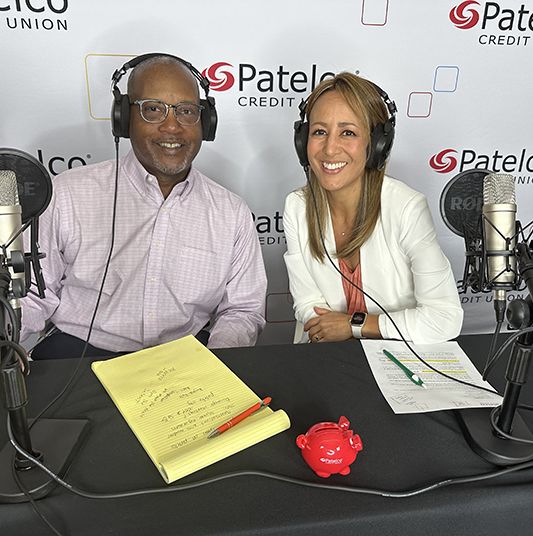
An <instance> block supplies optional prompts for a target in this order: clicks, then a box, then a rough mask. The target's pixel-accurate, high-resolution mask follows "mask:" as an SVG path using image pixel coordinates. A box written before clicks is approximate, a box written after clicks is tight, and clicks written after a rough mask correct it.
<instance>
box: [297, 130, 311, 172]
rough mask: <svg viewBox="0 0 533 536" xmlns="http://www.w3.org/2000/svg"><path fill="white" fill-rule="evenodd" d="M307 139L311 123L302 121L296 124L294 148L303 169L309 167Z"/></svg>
mask: <svg viewBox="0 0 533 536" xmlns="http://www.w3.org/2000/svg"><path fill="white" fill-rule="evenodd" d="M307 138H309V123H308V122H307V121H304V120H302V119H300V120H298V121H295V122H294V148H295V149H296V154H297V155H298V160H299V161H300V165H301V166H302V167H307V166H309V159H308V158H307Z"/></svg>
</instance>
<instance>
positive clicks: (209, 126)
mask: <svg viewBox="0 0 533 536" xmlns="http://www.w3.org/2000/svg"><path fill="white" fill-rule="evenodd" d="M158 57H162V58H165V57H166V58H172V59H174V60H177V61H178V62H180V63H181V64H182V65H184V66H185V67H187V69H188V70H189V71H190V73H191V74H192V75H193V76H194V78H196V80H197V82H198V84H199V85H200V87H201V88H202V90H203V91H204V93H205V99H200V105H201V106H203V110H202V112H201V116H200V121H201V124H202V139H203V140H205V141H213V140H214V139H215V134H216V129H217V123H218V117H217V111H216V108H215V99H214V98H213V97H210V96H209V80H208V79H207V78H206V77H205V76H203V75H202V73H200V71H199V70H198V69H196V67H194V65H192V64H191V63H189V62H188V61H185V60H184V59H182V58H179V57H178V56H174V55H172V54H166V53H164V52H152V53H149V54H142V55H140V56H136V57H135V58H132V59H131V60H129V61H127V62H126V63H125V64H124V65H123V66H122V67H120V68H119V69H117V70H115V72H114V73H113V76H112V77H111V92H112V93H113V105H112V108H111V130H112V131H113V135H114V136H115V137H117V138H129V137H130V132H129V131H130V104H131V103H130V99H129V96H128V95H127V94H125V95H124V94H122V93H121V92H120V89H119V87H118V83H119V82H120V80H121V79H122V77H123V76H124V75H125V74H126V73H127V72H128V71H129V70H130V69H135V67H137V65H139V64H140V63H143V62H144V61H148V60H150V59H152V58H158Z"/></svg>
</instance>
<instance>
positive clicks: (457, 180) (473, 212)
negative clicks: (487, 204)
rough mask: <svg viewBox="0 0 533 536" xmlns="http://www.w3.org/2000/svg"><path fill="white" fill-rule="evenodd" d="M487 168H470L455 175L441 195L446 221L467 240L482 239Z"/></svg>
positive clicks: (453, 230)
mask: <svg viewBox="0 0 533 536" xmlns="http://www.w3.org/2000/svg"><path fill="white" fill-rule="evenodd" d="M489 173H490V171H489V170H487V169H477V168H476V169H468V170H466V171H462V172H461V173H459V174H457V175H456V176H455V177H453V178H452V179H451V180H450V182H448V184H447V185H446V186H445V187H444V190H443V191H442V194H441V197H440V213H441V216H442V219H443V220H444V223H445V224H446V225H447V226H448V228H449V229H450V230H451V231H452V232H454V233H455V234H457V235H459V236H461V237H463V238H466V239H467V241H471V240H476V239H479V240H480V239H481V235H482V231H481V209H482V206H483V179H484V178H485V177H486V176H487V174H489Z"/></svg>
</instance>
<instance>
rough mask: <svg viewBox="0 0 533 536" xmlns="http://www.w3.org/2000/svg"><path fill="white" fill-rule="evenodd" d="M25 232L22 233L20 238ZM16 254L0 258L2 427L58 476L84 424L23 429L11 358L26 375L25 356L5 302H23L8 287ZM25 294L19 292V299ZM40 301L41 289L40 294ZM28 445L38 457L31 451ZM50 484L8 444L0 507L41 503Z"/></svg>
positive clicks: (20, 379)
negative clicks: (4, 413)
mask: <svg viewBox="0 0 533 536" xmlns="http://www.w3.org/2000/svg"><path fill="white" fill-rule="evenodd" d="M34 223H35V221H32V233H31V236H32V254H33V256H34V257H35V258H37V259H38V258H39V257H40V256H41V254H38V252H37V249H38V247H37V241H36V240H35V243H33V239H34V238H36V233H34V232H33V224H34ZM26 227H27V226H26ZM26 227H23V228H21V230H20V232H22V231H23V230H24V229H25V228H26ZM20 232H19V234H20ZM4 248H5V246H4ZM15 253H18V252H12V253H11V260H10V261H7V260H6V255H5V249H4V254H1V255H0V370H1V376H2V384H3V387H4V389H3V391H4V393H3V394H4V404H5V407H6V409H7V413H8V420H7V426H9V427H10V428H11V431H12V434H13V437H14V439H15V442H16V443H17V444H18V445H19V446H20V447H22V449H23V450H24V451H26V452H27V453H28V454H30V455H31V456H33V457H34V458H36V459H37V460H38V461H40V462H44V463H45V464H46V466H47V467H48V468H49V469H50V470H51V471H52V472H54V473H55V474H57V475H59V476H63V475H64V474H65V473H66V471H67V469H68V467H69V466H70V464H71V462H72V459H73V455H74V453H75V452H76V450H77V449H78V448H79V447H80V446H81V439H82V436H83V434H84V432H85V430H86V427H87V424H88V421H86V420H79V419H78V420H67V419H65V420H58V419H39V420H37V421H35V422H34V423H32V424H31V425H28V418H27V413H26V407H27V404H28V396H27V391H26V383H25V380H24V376H23V372H22V369H21V364H20V362H19V359H17V356H16V354H19V355H20V354H21V355H20V356H21V358H22V360H23V361H25V374H28V373H29V368H28V363H27V358H26V355H25V351H24V349H23V348H22V347H20V346H19V345H18V344H17V341H18V340H19V334H20V313H19V314H18V315H17V313H15V311H14V309H13V307H12V306H11V304H10V301H9V300H10V299H12V298H19V297H22V296H20V295H16V294H14V292H13V290H14V289H15V288H16V286H15V287H14V286H13V282H12V279H11V274H10V271H9V268H8V266H11V267H12V269H13V270H14V271H16V272H21V271H25V266H24V264H25V263H24V256H22V255H21V254H19V255H15ZM15 258H16V259H17V260H19V259H22V262H19V263H18V264H19V266H18V267H17V266H14V259H15ZM20 264H22V266H20ZM34 269H35V271H36V272H39V274H37V273H36V278H37V281H38V283H40V281H42V274H40V266H39V265H37V268H36V266H35V265H34ZM38 286H39V287H40V285H38ZM11 289H13V290H11ZM24 293H25V292H24V291H22V295H24ZM39 295H40V296H41V297H44V285H43V287H40V288H39ZM8 320H9V322H8ZM6 326H7V329H6ZM34 424H35V426H34ZM32 439H33V440H34V443H35V445H37V446H38V447H39V449H40V451H37V450H35V449H34V447H33V445H32ZM15 472H16V477H15V476H14V473H15ZM17 480H18V481H19V482H20V483H22V486H23V488H24V490H25V491H26V493H24V492H23V491H22V490H21V489H20V487H19V482H17ZM55 484H56V483H55V481H54V480H52V479H51V478H50V477H49V476H48V475H47V474H46V473H44V472H43V471H42V470H41V469H39V468H38V467H36V466H35V465H34V463H33V462H32V461H30V460H29V459H27V458H25V457H24V456H23V455H22V454H20V453H19V452H17V451H16V450H15V449H14V447H13V446H12V445H11V444H10V443H7V444H6V445H5V446H4V448H3V449H2V450H1V451H0V503H16V502H25V501H28V500H29V499H28V497H27V495H30V496H31V497H32V498H33V499H39V498H42V497H44V496H46V495H47V494H48V493H49V492H50V491H51V490H52V489H53V487H54V486H55Z"/></svg>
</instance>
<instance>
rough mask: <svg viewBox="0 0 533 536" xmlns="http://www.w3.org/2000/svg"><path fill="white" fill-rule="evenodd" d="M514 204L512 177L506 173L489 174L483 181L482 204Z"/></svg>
mask: <svg viewBox="0 0 533 536" xmlns="http://www.w3.org/2000/svg"><path fill="white" fill-rule="evenodd" d="M493 203H494V204H503V203H513V204H516V192H515V182H514V177H513V176H512V175H509V174H507V173H489V174H488V175H487V176H486V177H485V178H484V179H483V204H484V205H489V204H493Z"/></svg>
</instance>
